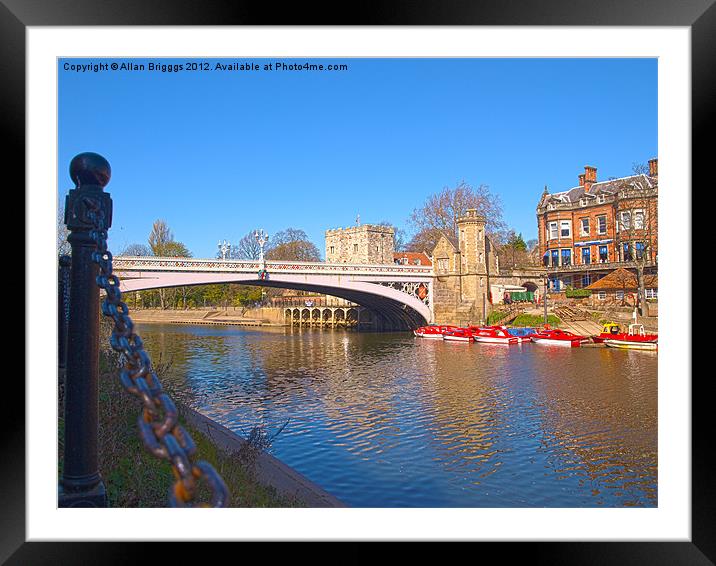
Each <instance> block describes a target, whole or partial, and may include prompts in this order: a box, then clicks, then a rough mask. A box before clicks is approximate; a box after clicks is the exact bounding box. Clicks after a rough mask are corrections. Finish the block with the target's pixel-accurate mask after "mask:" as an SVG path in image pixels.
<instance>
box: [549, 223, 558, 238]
mask: <svg viewBox="0 0 716 566" xmlns="http://www.w3.org/2000/svg"><path fill="white" fill-rule="evenodd" d="M549 239H550V240H556V239H557V223H556V222H550V223H549Z"/></svg>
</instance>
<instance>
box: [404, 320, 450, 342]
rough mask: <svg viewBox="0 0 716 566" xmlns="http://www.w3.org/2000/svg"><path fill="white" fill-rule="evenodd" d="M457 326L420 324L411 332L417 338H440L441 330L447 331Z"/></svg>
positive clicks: (441, 335)
mask: <svg viewBox="0 0 716 566" xmlns="http://www.w3.org/2000/svg"><path fill="white" fill-rule="evenodd" d="M457 328H459V327H457V326H446V325H442V326H440V325H437V324H429V325H428V326H421V327H420V328H417V329H416V330H413V334H415V336H417V337H419V338H434V339H436V340H442V339H443V332H448V331H450V330H455V329H457Z"/></svg>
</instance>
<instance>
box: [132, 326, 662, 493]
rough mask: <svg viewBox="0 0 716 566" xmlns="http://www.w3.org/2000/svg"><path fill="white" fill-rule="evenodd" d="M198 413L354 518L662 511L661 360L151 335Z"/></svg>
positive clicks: (159, 331)
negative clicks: (531, 510) (352, 511)
mask: <svg viewBox="0 0 716 566" xmlns="http://www.w3.org/2000/svg"><path fill="white" fill-rule="evenodd" d="M141 332H142V336H143V337H144V338H145V340H146V343H147V347H148V349H149V350H150V351H151V353H152V356H159V354H160V353H161V355H162V359H165V360H166V359H168V358H174V360H175V363H174V365H173V366H172V368H171V372H170V373H171V375H168V376H167V377H166V378H165V379H164V380H163V382H166V381H167V380H168V381H170V382H173V384H174V386H175V387H176V388H177V389H179V390H181V391H182V392H183V396H184V399H185V400H186V401H187V402H188V403H189V404H190V405H192V406H194V407H195V408H197V409H198V410H200V411H202V412H204V413H205V414H207V415H209V416H211V417H212V418H214V419H216V420H218V421H219V422H221V423H222V424H224V425H226V426H228V427H229V428H232V429H233V430H235V431H236V432H238V433H240V434H242V433H243V434H246V433H247V432H248V431H249V430H251V428H252V427H253V426H255V425H263V426H265V427H266V430H267V432H269V433H271V432H274V431H277V430H278V429H280V428H281V427H282V426H283V425H284V424H285V423H288V424H287V426H286V428H285V429H284V430H283V431H282V432H281V434H280V435H279V436H278V437H277V438H276V440H275V443H274V446H273V448H272V452H273V454H274V455H275V456H277V457H278V458H280V459H282V460H283V461H285V462H286V463H287V464H288V465H290V466H293V467H294V468H296V469H297V470H298V471H299V472H301V473H303V474H305V475H306V476H307V477H308V478H310V479H311V480H312V481H315V482H316V483H318V484H319V485H321V486H322V487H323V488H325V489H327V490H328V491H329V492H331V493H333V494H334V495H336V496H337V497H339V498H340V499H342V500H343V501H345V502H346V503H348V504H349V505H351V506H358V507H626V506H643V507H654V506H656V504H657V427H656V423H657V418H656V417H657V405H656V401H657V395H656V393H657V371H656V367H657V357H656V356H655V355H651V353H649V352H630V351H620V350H611V349H595V348H579V349H551V348H549V347H541V348H540V347H535V346H534V345H531V344H525V345H524V346H513V347H502V346H487V345H480V344H462V343H445V342H442V341H427V340H420V339H418V338H414V337H413V336H412V335H408V334H407V333H383V334H373V333H367V334H366V333H354V332H343V331H341V330H333V331H327V332H326V331H321V332H319V331H314V330H312V329H310V328H305V327H304V328H300V327H294V328H293V329H291V328H285V329H275V330H271V331H268V330H252V331H249V330H243V329H237V328H215V327H191V326H168V325H154V324H152V325H142V328H141Z"/></svg>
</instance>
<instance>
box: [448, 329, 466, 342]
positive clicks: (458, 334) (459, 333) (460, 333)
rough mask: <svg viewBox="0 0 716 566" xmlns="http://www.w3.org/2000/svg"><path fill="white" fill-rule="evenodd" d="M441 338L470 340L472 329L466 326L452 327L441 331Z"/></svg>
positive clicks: (453, 340)
mask: <svg viewBox="0 0 716 566" xmlns="http://www.w3.org/2000/svg"><path fill="white" fill-rule="evenodd" d="M443 339H444V340H448V341H451V342H472V341H473V334H472V331H471V330H469V329H467V328H452V329H450V330H446V331H445V332H443Z"/></svg>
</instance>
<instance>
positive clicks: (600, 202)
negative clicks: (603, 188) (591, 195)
mask: <svg viewBox="0 0 716 566" xmlns="http://www.w3.org/2000/svg"><path fill="white" fill-rule="evenodd" d="M605 200H606V197H605V196H604V195H599V196H597V202H598V203H599V204H604V201H605Z"/></svg>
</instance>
